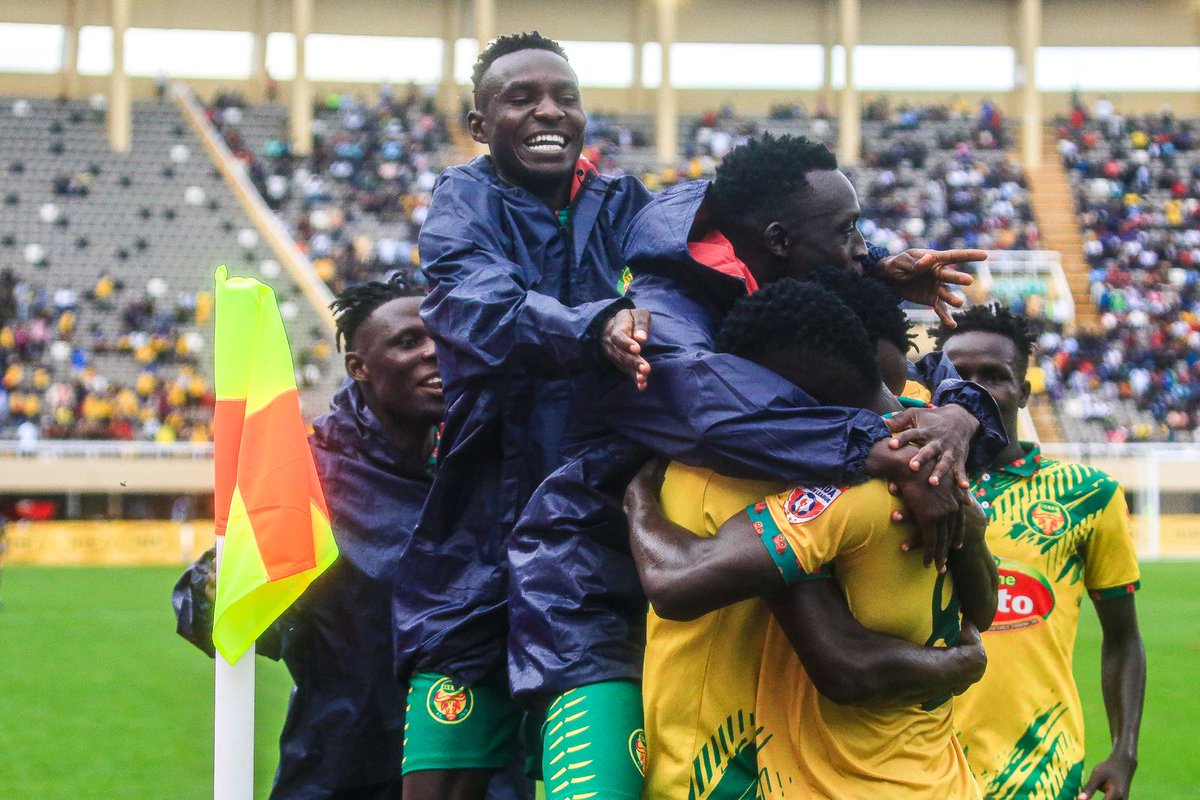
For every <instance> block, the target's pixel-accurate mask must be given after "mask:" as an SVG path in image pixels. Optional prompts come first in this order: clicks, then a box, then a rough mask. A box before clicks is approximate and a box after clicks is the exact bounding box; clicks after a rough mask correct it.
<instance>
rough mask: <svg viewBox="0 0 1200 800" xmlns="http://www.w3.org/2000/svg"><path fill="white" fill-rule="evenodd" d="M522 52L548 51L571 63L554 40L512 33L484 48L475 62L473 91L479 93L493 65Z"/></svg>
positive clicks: (538, 34) (534, 34)
mask: <svg viewBox="0 0 1200 800" xmlns="http://www.w3.org/2000/svg"><path fill="white" fill-rule="evenodd" d="M522 50H547V51H549V52H551V53H554V54H555V55H559V56H562V58H563V60H564V61H569V59H568V58H567V53H566V51H564V50H563V48H562V45H561V44H559V43H558V42H556V41H554V40H553V39H548V38H546V37H545V36H542V35H541V34H540V33H538V32H537V31H527V32H522V33H510V34H508V35H506V36H498V37H496V38H495V39H493V40H492V41H491V43H489V44H488V46H487V47H485V48H483V52H482V53H480V54H479V58H477V59H476V60H475V67H474V69H472V70H471V86H472V87H473V90H474V91H476V92H478V91H479V84H481V83H483V76H484V75H486V74H487V71H488V68H489V67H491V66H492V63H493V62H494V61H495V60H496V59H498V58H500V57H501V56H506V55H508V54H509V53H518V52H520V51H522Z"/></svg>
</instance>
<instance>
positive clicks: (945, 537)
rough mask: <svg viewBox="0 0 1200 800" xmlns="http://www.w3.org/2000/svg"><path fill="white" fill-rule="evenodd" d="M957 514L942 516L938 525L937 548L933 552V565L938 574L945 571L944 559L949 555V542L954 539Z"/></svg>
mask: <svg viewBox="0 0 1200 800" xmlns="http://www.w3.org/2000/svg"><path fill="white" fill-rule="evenodd" d="M957 516H958V512H956V511H953V512H950V513H949V514H947V515H944V516H943V517H942V519H941V522H940V523H939V525H938V539H937V548H936V549H935V550H934V552H933V565H934V566H935V567H937V571H938V572H945V571H946V558H947V557H948V556H949V555H950V540H951V539H953V538H954V520H955V518H956V517H957Z"/></svg>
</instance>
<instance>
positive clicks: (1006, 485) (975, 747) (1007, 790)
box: [954, 444, 1139, 800]
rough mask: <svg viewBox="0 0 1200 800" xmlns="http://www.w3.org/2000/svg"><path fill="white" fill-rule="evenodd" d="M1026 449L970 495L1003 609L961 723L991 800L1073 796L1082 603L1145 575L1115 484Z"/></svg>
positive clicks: (961, 708)
mask: <svg viewBox="0 0 1200 800" xmlns="http://www.w3.org/2000/svg"><path fill="white" fill-rule="evenodd" d="M1023 447H1024V448H1025V450H1026V454H1025V456H1024V457H1023V458H1020V459H1017V460H1016V461H1014V462H1013V463H1012V464H1009V465H1007V466H1005V467H1002V468H999V469H993V470H990V471H989V472H985V473H983V474H982V475H979V476H978V477H977V478H976V479H975V481H974V483H973V485H972V491H973V492H974V493H975V496H976V499H977V500H979V502H980V504H981V505H982V506H983V507H984V510H985V511H986V512H987V514H988V518H989V524H988V530H987V542H988V546H989V547H990V548H991V551H992V554H993V555H994V556H995V557H996V559H997V563H998V564H999V568H1000V603H999V610H998V612H997V614H996V620H995V622H994V623H993V624H992V628H991V630H989V631H988V632H986V633H985V634H984V645H985V646H986V647H987V652H988V667H987V673H986V674H985V675H984V677H983V680H982V681H980V682H979V683H978V684H976V685H975V686H974V687H972V688H971V689H970V690H968V691H967V692H966V694H964V695H963V696H962V697H961V698H959V700H958V705H957V707H956V709H955V714H954V719H955V723H956V726H957V727H958V729H959V736H960V738H961V740H962V743H963V747H964V749H965V750H966V753H967V758H968V760H969V761H970V763H971V768H972V769H973V770H974V772H975V776H976V778H978V780H979V783H980V786H981V787H982V788H983V791H984V796H985V797H988V798H1004V800H1027V799H1028V800H1032V799H1033V798H1038V799H1042V798H1044V799H1045V800H1051V798H1053V799H1055V800H1057V798H1073V797H1075V796H1077V795H1078V793H1079V790H1080V786H1081V783H1082V777H1083V746H1084V738H1083V712H1082V709H1081V707H1080V701H1079V693H1078V691H1077V690H1076V687H1075V681H1074V678H1073V677H1072V672H1071V668H1072V655H1073V653H1074V649H1075V631H1076V627H1077V625H1078V622H1079V608H1080V605H1081V603H1082V601H1083V596H1084V594H1085V592H1086V593H1089V594H1090V595H1091V596H1092V597H1093V598H1094V599H1097V600H1102V599H1105V598H1111V597H1119V596H1122V595H1125V594H1128V593H1130V592H1133V591H1135V590H1136V589H1137V587H1138V578H1139V574H1138V565H1137V558H1136V556H1135V555H1134V550H1133V540H1132V538H1131V537H1130V534H1129V524H1128V511H1127V508H1126V505H1125V495H1124V493H1123V492H1122V491H1121V487H1120V486H1119V485H1118V484H1117V482H1116V481H1115V480H1113V479H1112V478H1111V477H1109V476H1108V475H1106V474H1105V473H1103V472H1101V471H1100V470H1098V469H1094V468H1092V467H1087V466H1083V465H1081V464H1072V463H1068V462H1063V461H1053V460H1051V459H1048V458H1044V457H1042V456H1041V454H1040V452H1039V451H1038V448H1037V447H1036V446H1034V445H1031V444H1023Z"/></svg>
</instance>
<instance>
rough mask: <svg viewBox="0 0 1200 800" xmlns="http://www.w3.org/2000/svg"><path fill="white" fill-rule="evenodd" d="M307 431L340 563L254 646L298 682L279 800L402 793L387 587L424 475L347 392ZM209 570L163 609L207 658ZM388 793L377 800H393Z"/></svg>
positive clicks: (521, 792)
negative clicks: (369, 790) (382, 789)
mask: <svg viewBox="0 0 1200 800" xmlns="http://www.w3.org/2000/svg"><path fill="white" fill-rule="evenodd" d="M313 428H314V430H313V435H312V437H311V438H310V439H309V444H310V445H311V447H312V452H313V456H314V459H315V461H316V467H317V473H318V475H319V476H320V478H321V486H322V488H323V489H324V492H325V497H326V499H327V500H328V505H329V513H330V515H331V517H332V520H331V523H332V527H333V534H334V539H335V540H336V541H337V545H338V550H339V552H340V555H339V557H338V560H337V561H335V562H334V563H333V565H332V566H331V567H330V568H329V569H328V570H326V571H325V572H324V573H323V574H322V575H321V576H320V577H318V578H317V579H316V580H315V581H313V584H312V585H311V586H310V587H309V588H308V590H307V591H306V592H305V593H304V594H303V595H301V597H300V599H299V600H297V601H296V603H295V604H294V605H293V606H292V607H291V608H290V609H288V610H287V611H286V612H285V613H284V615H283V616H281V617H280V618H279V620H278V621H277V622H276V623H275V624H274V625H273V626H272V627H271V628H270V629H269V630H268V632H267V633H266V634H264V636H263V637H262V638H261V639H260V640H259V643H258V652H259V653H260V654H262V655H266V656H268V657H271V658H275V659H279V658H282V659H283V661H284V663H285V664H287V667H288V671H289V672H291V674H292V678H293V679H294V680H295V682H296V688H295V689H294V690H293V691H292V697H291V701H290V702H289V703H288V711H287V719H286V720H285V722H284V725H283V731H282V733H281V734H280V737H279V747H280V754H279V771H278V772H277V773H276V776H275V784H274V787H273V788H272V790H271V797H272V798H276V799H277V800H282V799H283V798H287V800H293V799H299V800H316V799H317V798H336V797H338V796H340V794H341V793H343V792H346V791H347V790H350V789H358V788H361V787H366V786H375V785H378V784H387V783H394V784H399V782H400V779H401V775H400V763H401V758H402V756H403V746H404V708H405V704H406V702H407V687H406V685H405V684H404V683H401V682H399V681H397V680H396V679H395V677H394V673H393V669H392V653H393V645H392V625H391V622H392V615H391V609H392V584H393V581H394V580H395V578H396V576H397V575H398V574H400V575H403V574H404V571H403V569H402V567H403V564H402V560H401V553H402V552H403V549H404V546H405V545H406V544H407V542H408V538H409V536H410V534H411V532H412V530H413V528H414V526H415V525H416V521H417V517H418V515H419V513H420V510H421V506H422V504H423V503H424V501H425V497H426V495H427V493H428V491H429V486H430V479H429V477H428V476H427V475H425V474H424V471H423V465H420V464H409V463H406V462H402V461H401V460H400V458H399V456H398V455H397V453H396V451H395V448H394V447H393V446H392V444H391V442H390V440H389V439H388V438H387V435H386V434H385V433H384V431H383V428H382V426H381V425H380V423H379V420H378V418H376V416H375V415H374V414H373V413H372V412H371V410H370V409H368V408H367V406H366V403H365V402H364V401H363V398H362V393H361V391H360V390H359V388H358V385H357V384H355V383H354V382H352V381H346V382H345V383H344V384H343V385H342V387H341V388H340V389H339V391H338V393H337V394H336V395H335V396H334V399H333V402H332V404H331V407H330V411H329V413H328V414H326V415H324V416H322V417H320V418H318V419H317V420H316V422H315V423H314V425H313ZM212 568H213V566H212V551H209V553H207V554H206V555H205V556H204V557H202V558H201V559H200V560H199V561H198V562H197V563H196V564H194V565H193V566H192V567H191V568H190V569H189V570H188V571H187V572H186V573H184V576H183V577H182V578H181V579H180V580H179V583H178V584H177V586H176V588H175V593H174V598H173V599H174V603H175V610H176V617H177V619H178V628H179V632H180V634H181V635H183V636H184V638H186V639H188V640H189V641H191V642H192V643H193V644H196V645H197V646H198V647H200V648H201V649H203V650H205V652H207V653H208V654H209V655H212V652H213V648H212V608H211V606H210V604H209V603H208V602H207V600H206V599H205V598H204V584H205V582H206V581H207V578H208V574H209V573H211V571H212ZM502 781H505V782H507V781H508V779H507V778H502V779H498V780H497V781H496V783H500V782H502ZM517 786H519V784H516V785H513V784H509V785H506V787H505V788H503V789H501V788H499V787H496V788H493V791H492V793H491V794H490V795H489V797H491V798H493V799H494V800H495V799H496V798H512V800H517V799H518V798H527V797H532V792H531V791H528V788H529V787H528V786H521V787H520V788H516V787H517ZM392 789H393V790H394V793H392V792H388V793H387V794H381V795H380V796H387V797H393V796H394V797H399V796H400V795H399V788H398V786H394V787H392ZM351 794H353V795H354V796H356V797H358V796H363V795H359V794H355V793H351Z"/></svg>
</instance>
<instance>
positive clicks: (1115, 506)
mask: <svg viewBox="0 0 1200 800" xmlns="http://www.w3.org/2000/svg"><path fill="white" fill-rule="evenodd" d="M1110 480H1111V479H1110ZM1140 578H1141V571H1140V570H1139V569H1138V562H1137V555H1136V553H1135V552H1134V549H1133V536H1132V535H1131V534H1130V532H1129V508H1128V506H1127V505H1126V503H1125V492H1123V491H1122V490H1121V487H1120V486H1118V487H1117V488H1116V491H1114V492H1113V494H1112V498H1111V499H1110V500H1109V501H1108V504H1107V505H1106V506H1105V507H1104V510H1103V511H1101V512H1100V515H1099V516H1098V518H1097V519H1096V527H1095V530H1094V531H1093V532H1092V535H1091V536H1090V537H1089V538H1088V543H1087V553H1086V556H1085V558H1084V566H1083V583H1084V586H1086V587H1087V590H1088V593H1089V594H1090V595H1091V597H1092V599H1093V600H1108V599H1112V598H1114V597H1121V596H1123V595H1126V594H1130V593H1132V592H1134V591H1136V590H1137V589H1138V587H1139V586H1140Z"/></svg>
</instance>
